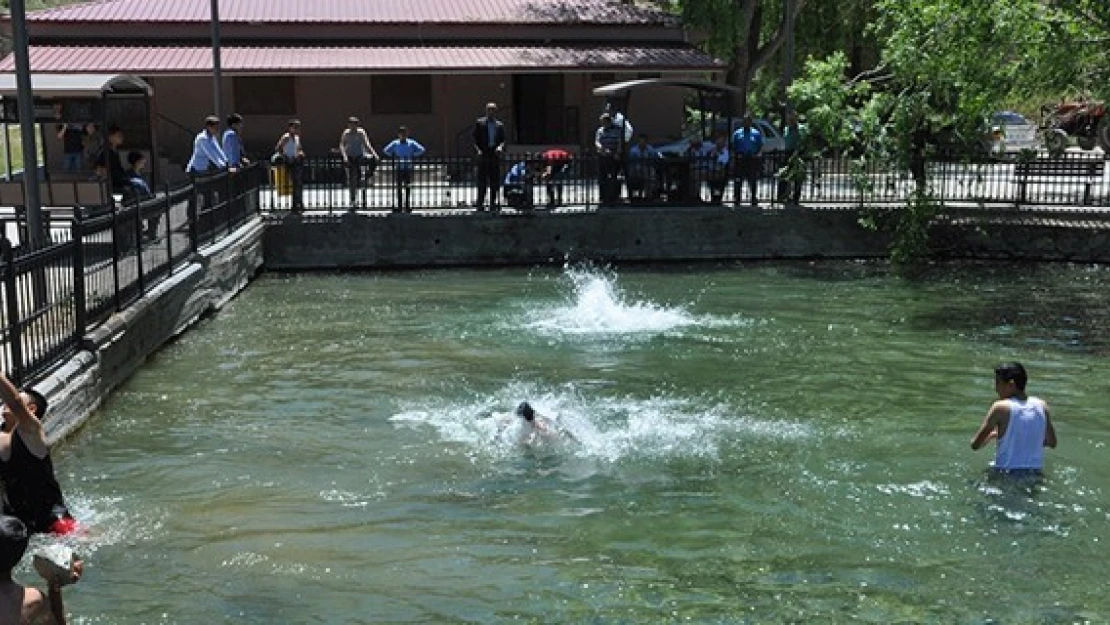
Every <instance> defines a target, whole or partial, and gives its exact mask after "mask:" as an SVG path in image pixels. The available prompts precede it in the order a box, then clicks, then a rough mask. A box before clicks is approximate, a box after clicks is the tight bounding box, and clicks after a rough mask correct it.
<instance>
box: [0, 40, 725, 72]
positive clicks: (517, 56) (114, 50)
mask: <svg viewBox="0 0 1110 625" xmlns="http://www.w3.org/2000/svg"><path fill="white" fill-rule="evenodd" d="M30 52H31V69H32V71H34V72H36V73H40V72H44V73H84V72H89V73H116V72H118V73H126V74H140V75H147V74H179V75H187V74H208V73H210V72H211V71H212V50H211V49H210V48H207V47H151V46H135V47H118V46H32V47H31V50H30ZM220 60H221V65H222V69H223V71H224V72H227V73H230V74H236V73H238V74H267V73H268V74H274V73H291V72H308V73H342V72H360V73H366V72H400V71H409V72H420V73H438V72H442V71H510V70H516V69H532V68H544V69H549V70H556V71H557V70H583V71H599V70H609V69H614V70H625V71H638V70H644V71H648V70H650V71H660V70H663V71H665V70H676V71H678V70H702V69H719V68H720V67H721V63H720V62H719V61H716V60H715V59H713V57H711V56H709V55H706V54H704V53H702V52H699V51H698V50H695V49H694V48H692V47H678V48H675V47H642V46H638V47H618V46H482V47H478V46H475V47H469V46H467V47H462V46H428V47H281V48H277V47H225V48H223V50H222V51H221V59H220ZM14 65H15V63H14V60H13V58H12V56H11V55H9V56H8V57H6V58H4V59H2V60H0V72H10V71H14Z"/></svg>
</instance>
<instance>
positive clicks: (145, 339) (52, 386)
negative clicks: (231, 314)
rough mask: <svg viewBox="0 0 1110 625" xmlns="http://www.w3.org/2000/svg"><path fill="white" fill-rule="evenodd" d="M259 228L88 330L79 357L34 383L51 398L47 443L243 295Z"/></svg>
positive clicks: (254, 266)
mask: <svg viewBox="0 0 1110 625" xmlns="http://www.w3.org/2000/svg"><path fill="white" fill-rule="evenodd" d="M262 231H263V225H262V222H261V220H260V219H257V218H256V219H255V220H253V221H250V222H248V224H247V225H245V226H243V227H241V228H240V229H239V230H238V231H237V232H236V233H235V234H234V235H232V236H229V237H228V238H226V239H224V240H222V241H220V242H219V243H217V244H215V245H213V246H211V247H209V248H207V249H205V250H203V251H202V252H200V253H198V254H197V255H196V256H195V257H194V258H193V260H192V262H190V263H189V264H187V265H185V266H184V267H182V268H181V269H179V270H178V271H176V272H175V273H174V274H173V275H172V276H171V277H170V278H168V279H167V280H166V281H164V282H162V283H161V284H159V285H157V286H156V287H154V288H153V289H151V290H150V292H148V293H147V294H146V295H145V296H144V297H143V298H142V299H140V300H139V301H137V302H135V303H134V304H132V305H131V306H129V307H128V308H127V309H126V310H124V311H122V312H120V313H117V314H115V315H113V316H112V317H111V318H109V319H108V321H107V322H105V323H104V324H102V325H100V326H99V327H97V328H95V329H94V330H92V331H91V332H90V333H89V335H88V337H87V340H86V343H85V346H84V349H83V350H82V351H81V352H79V353H78V354H77V355H76V356H74V357H73V358H72V359H70V361H69V362H67V363H65V364H64V365H63V366H62V367H61V368H60V369H58V370H57V371H55V372H54V373H53V374H52V375H50V376H49V377H47V378H46V379H45V380H43V381H42V382H40V383H39V384H37V385H36V388H37V389H38V390H39V391H40V392H42V393H44V394H45V395H46V396H47V397H49V398H50V401H51V408H50V413H49V416H48V418H47V419H46V423H45V425H46V430H47V436H48V438H49V440H50V441H51V442H54V441H57V440H59V439H61V438H64V437H65V436H67V435H68V434H70V433H71V432H73V431H74V430H76V429H77V428H78V427H80V426H81V424H83V423H84V422H85V420H86V419H87V418H88V417H89V415H91V414H92V413H93V411H94V410H96V409H97V407H98V406H99V405H100V402H101V401H102V400H103V399H104V398H106V397H108V394H109V393H111V392H112V390H114V389H115V388H117V387H118V386H119V385H121V384H123V383H124V382H125V381H126V380H127V379H128V378H129V377H131V375H132V374H134V373H135V371H136V370H137V369H138V368H139V367H140V366H142V364H143V362H145V361H146V359H147V357H148V356H150V355H151V354H153V353H154V352H156V351H157V350H158V349H159V348H160V347H162V346H163V345H165V344H166V343H167V342H169V341H170V340H172V339H173V338H174V337H175V336H177V335H178V334H180V333H182V332H184V331H185V330H186V329H187V328H188V327H189V326H191V325H192V324H194V323H196V321H197V320H198V319H200V318H201V317H202V316H204V315H207V314H210V313H212V312H213V311H216V310H218V309H220V308H221V307H222V306H223V305H224V304H225V303H226V302H228V301H229V300H230V299H231V298H232V297H234V296H235V295H236V294H237V293H239V292H240V291H242V290H243V289H244V288H245V287H246V286H247V284H248V283H249V282H250V281H251V279H252V278H253V277H254V276H255V275H256V274H257V273H258V271H259V270H260V269H261V268H262V261H263V254H262Z"/></svg>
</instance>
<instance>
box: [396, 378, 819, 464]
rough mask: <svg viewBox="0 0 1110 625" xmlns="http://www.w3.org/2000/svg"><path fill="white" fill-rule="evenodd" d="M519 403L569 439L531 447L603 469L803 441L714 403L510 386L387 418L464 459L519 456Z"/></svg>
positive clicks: (803, 432) (789, 429) (793, 426)
mask: <svg viewBox="0 0 1110 625" xmlns="http://www.w3.org/2000/svg"><path fill="white" fill-rule="evenodd" d="M522 398H527V399H528V401H529V402H530V403H531V404H532V406H533V407H534V408H535V409H536V411H537V412H538V413H539V414H540V415H543V416H544V417H546V418H547V419H548V420H550V421H551V422H552V423H553V424H555V425H556V426H557V427H558V428H560V429H563V430H565V431H566V432H568V433H569V434H570V436H571V437H573V440H570V437H566V438H564V440H563V441H562V442H561V443H560V444H551V443H550V442H547V443H540V444H539V445H538V447H539V448H541V449H544V450H548V451H552V452H556V453H561V454H565V455H567V456H568V457H578V458H591V459H595V460H600V461H603V462H607V463H615V462H618V461H621V460H624V459H646V460H655V459H671V458H704V459H716V458H717V457H718V454H719V452H720V450H721V447H722V445H723V444H724V443H726V442H728V441H730V440H734V439H744V438H747V439H764V440H766V439H796V438H804V437H808V436H809V435H810V430H809V428H808V427H807V426H805V425H802V424H797V423H787V422H774V421H765V420H760V419H754V418H752V417H748V416H745V415H743V414H739V411H737V410H736V409H735V408H733V407H731V406H729V405H727V404H725V403H722V402H714V401H706V400H701V399H687V398H680V397H668V396H655V397H649V398H636V397H627V396H625V397H587V396H584V395H582V394H581V393H579V392H577V390H576V388H575V387H574V385H572V384H568V385H566V386H564V387H561V388H557V389H547V390H544V389H539V388H537V387H535V386H534V385H529V384H523V383H516V384H510V385H509V386H508V387H506V388H505V389H502V390H501V391H500V392H498V393H496V394H495V395H494V396H491V397H482V398H476V399H474V400H472V401H469V402H465V403H450V402H448V401H446V400H433V401H432V402H427V403H423V404H418V405H412V406H408V407H406V408H405V409H403V410H402V411H401V412H399V413H398V414H396V415H394V416H393V417H391V418H390V421H392V422H393V423H395V424H397V425H398V426H408V427H416V428H424V427H431V428H433V429H435V430H436V432H437V433H438V434H439V436H440V438H441V439H442V440H444V441H448V442H455V443H461V444H463V445H465V446H467V447H468V448H470V451H471V452H472V456H473V455H474V454H476V455H484V456H488V457H492V458H506V457H515V456H518V455H519V454H520V450H521V443H520V436H519V428H520V427H521V424H520V419H519V418H515V417H514V416H513V414H512V412H511V411H512V409H513V407H514V406H515V405H516V403H517V402H518V401H520V400H521V399H522Z"/></svg>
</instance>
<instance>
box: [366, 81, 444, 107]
mask: <svg viewBox="0 0 1110 625" xmlns="http://www.w3.org/2000/svg"><path fill="white" fill-rule="evenodd" d="M370 110H371V112H373V113H374V114H375V115H427V114H429V113H431V112H432V77H431V76H421V75H415V76H414V75H406V76H400V75H398V76H371V77H370Z"/></svg>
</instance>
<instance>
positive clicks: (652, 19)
mask: <svg viewBox="0 0 1110 625" xmlns="http://www.w3.org/2000/svg"><path fill="white" fill-rule="evenodd" d="M209 10H210V2H209V0H94V1H92V2H85V3H81V4H74V5H69V6H63V7H57V8H53V9H45V10H42V11H34V12H31V13H30V14H28V19H29V20H30V21H32V22H203V23H207V22H208V21H209V15H210V14H209ZM220 21H221V22H248V23H282V22H286V23H288V22H294V23H309V22H318V23H350V22H359V23H440V24H443V23H512V24H522V23H531V24H535V23H542V24H567V23H601V24H658V23H664V22H670V21H671V17H670V16H669V15H667V14H666V13H663V12H661V11H657V10H653V9H646V8H643V7H637V6H634V5H626V4H621V3H620V2H619V1H618V0H220Z"/></svg>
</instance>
